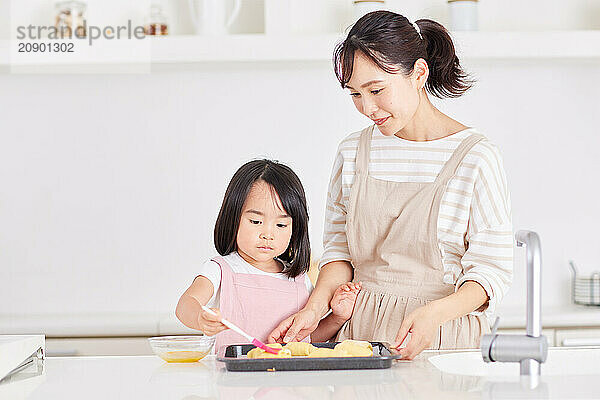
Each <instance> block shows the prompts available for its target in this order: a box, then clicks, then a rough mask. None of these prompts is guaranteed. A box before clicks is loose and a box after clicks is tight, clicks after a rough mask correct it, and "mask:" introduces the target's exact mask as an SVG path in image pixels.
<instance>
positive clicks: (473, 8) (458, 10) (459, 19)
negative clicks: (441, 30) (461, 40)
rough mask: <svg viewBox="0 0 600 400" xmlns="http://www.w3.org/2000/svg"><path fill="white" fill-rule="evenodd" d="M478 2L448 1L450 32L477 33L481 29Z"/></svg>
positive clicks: (472, 0)
mask: <svg viewBox="0 0 600 400" xmlns="http://www.w3.org/2000/svg"><path fill="white" fill-rule="evenodd" d="M477 2H478V0H448V7H449V9H450V10H449V11H450V30H452V31H476V30H478V29H479V26H478V25H479V24H478V17H477Z"/></svg>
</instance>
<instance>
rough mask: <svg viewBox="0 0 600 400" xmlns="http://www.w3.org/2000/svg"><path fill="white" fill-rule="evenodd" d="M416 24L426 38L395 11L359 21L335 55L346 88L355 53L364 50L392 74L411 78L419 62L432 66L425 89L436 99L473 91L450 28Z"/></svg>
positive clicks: (426, 22)
mask: <svg viewBox="0 0 600 400" xmlns="http://www.w3.org/2000/svg"><path fill="white" fill-rule="evenodd" d="M415 23H416V24H417V25H418V26H419V29H420V30H421V36H422V37H423V38H421V36H419V33H418V32H417V30H416V29H415V27H414V26H413V25H412V24H411V23H410V21H409V20H408V19H407V18H406V17H404V16H402V15H400V14H396V13H394V12H390V11H374V12H371V13H368V14H366V15H364V16H363V17H362V18H360V19H359V20H358V21H356V23H355V24H354V26H352V28H351V29H350V32H349V33H348V37H347V38H346V39H345V40H344V41H343V42H341V43H339V44H338V45H337V46H336V48H335V51H334V55H333V64H334V70H335V74H336V76H337V78H338V81H340V83H341V85H342V88H345V87H346V84H347V83H348V81H350V77H351V76H352V70H353V68H354V53H355V52H356V51H360V52H361V53H363V54H364V55H365V56H367V57H368V58H369V59H371V60H372V61H373V62H374V63H375V64H377V65H378V66H379V67H380V68H381V69H383V70H384V71H386V72H388V73H397V72H403V73H404V74H406V75H409V74H411V73H412V72H413V69H414V65H415V61H417V60H418V59H419V58H422V59H424V60H425V61H427V65H428V66H429V78H428V79H427V83H426V84H425V90H427V91H428V92H429V93H431V94H432V95H433V96H435V97H438V98H444V97H458V96H460V95H462V94H463V93H464V92H466V91H467V90H469V89H470V88H471V87H472V86H473V84H474V80H472V79H471V78H470V77H469V75H467V73H466V72H465V71H464V70H463V69H462V67H461V66H460V62H459V60H458V57H457V56H456V51H455V49H454V44H453V43H452V38H451V37H450V34H449V33H448V31H447V30H446V28H444V27H443V26H442V25H441V24H439V23H437V22H435V21H432V20H430V19H420V20H418V21H416V22H415Z"/></svg>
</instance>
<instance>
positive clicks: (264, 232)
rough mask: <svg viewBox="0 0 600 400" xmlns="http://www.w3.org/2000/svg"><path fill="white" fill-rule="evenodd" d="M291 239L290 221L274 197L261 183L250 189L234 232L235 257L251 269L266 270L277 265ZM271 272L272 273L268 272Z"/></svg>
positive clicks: (278, 200) (263, 183)
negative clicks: (235, 234) (249, 265)
mask: <svg viewBox="0 0 600 400" xmlns="http://www.w3.org/2000/svg"><path fill="white" fill-rule="evenodd" d="M291 237H292V217H290V216H289V215H288V213H287V212H286V211H285V210H284V209H283V206H282V205H281V200H280V199H279V196H278V195H277V193H276V192H275V191H274V190H273V189H272V188H271V186H269V185H268V184H267V183H266V182H265V181H257V182H255V183H254V185H252V188H251V189H250V193H249V194H248V198H246V202H245V203H244V207H243V209H242V216H241V220H240V227H239V229H238V232H237V247H238V253H239V254H240V256H242V258H244V259H245V260H246V261H248V262H249V263H250V264H252V265H254V266H255V267H258V268H260V267H265V268H268V269H269V270H270V269H272V268H273V267H275V266H276V268H278V269H279V271H276V272H280V270H281V268H280V265H279V263H277V262H275V261H274V260H273V259H274V258H275V257H277V256H279V255H281V254H283V253H284V252H285V251H286V249H287V248H288V245H289V243H290V238H291ZM268 272H275V271H268Z"/></svg>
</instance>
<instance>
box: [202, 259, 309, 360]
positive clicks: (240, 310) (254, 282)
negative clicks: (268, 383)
mask: <svg viewBox="0 0 600 400" xmlns="http://www.w3.org/2000/svg"><path fill="white" fill-rule="evenodd" d="M213 261H215V262H216V263H217V264H219V266H220V267H221V295H220V304H219V309H220V311H221V315H222V316H223V318H225V319H228V320H229V321H231V322H233V323H234V324H236V325H237V326H239V327H240V328H241V329H243V330H244V331H246V332H247V333H248V334H250V335H254V336H255V337H256V338H257V339H258V340H261V341H263V342H265V343H266V340H267V337H268V335H269V333H271V332H272V331H273V330H274V329H275V328H276V327H277V325H279V323H280V322H281V321H283V320H284V319H285V318H287V317H289V316H290V315H292V314H294V313H297V312H298V311H300V310H301V309H302V307H304V305H305V304H306V302H307V301H308V296H309V292H308V289H307V288H306V283H305V282H306V281H305V279H306V277H305V274H302V275H300V276H297V277H296V278H295V279H294V280H293V281H291V280H283V279H279V278H275V277H272V276H265V275H255V274H237V273H235V272H233V270H232V269H231V267H230V266H229V264H228V263H227V261H225V259H224V258H223V257H216V258H214V259H213ZM305 340H306V341H309V340H310V339H309V338H307V339H305ZM244 343H248V339H246V338H245V337H243V336H241V335H239V334H237V333H235V332H233V331H232V330H229V329H228V330H226V331H223V332H220V333H218V334H217V338H216V343H215V350H216V352H217V354H218V355H223V353H224V352H225V348H226V346H229V345H232V344H244Z"/></svg>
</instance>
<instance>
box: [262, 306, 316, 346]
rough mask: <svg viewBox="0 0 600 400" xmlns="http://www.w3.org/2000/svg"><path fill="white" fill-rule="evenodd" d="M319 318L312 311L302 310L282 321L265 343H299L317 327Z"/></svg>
mask: <svg viewBox="0 0 600 400" xmlns="http://www.w3.org/2000/svg"><path fill="white" fill-rule="evenodd" d="M320 320H321V316H320V315H319V313H317V312H316V311H314V310H311V309H307V308H303V309H302V310H300V311H298V312H297V313H296V314H294V315H291V316H290V317H288V318H286V319H284V320H283V321H282V322H281V323H280V324H279V326H277V328H275V329H274V330H273V332H271V333H270V334H269V336H268V337H267V343H289V342H300V341H301V340H302V339H304V338H305V337H307V336H308V335H310V334H311V333H312V332H313V331H314V330H315V329H317V325H319V321H320Z"/></svg>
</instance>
